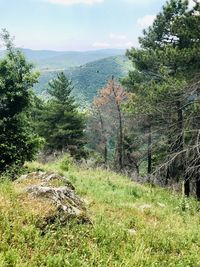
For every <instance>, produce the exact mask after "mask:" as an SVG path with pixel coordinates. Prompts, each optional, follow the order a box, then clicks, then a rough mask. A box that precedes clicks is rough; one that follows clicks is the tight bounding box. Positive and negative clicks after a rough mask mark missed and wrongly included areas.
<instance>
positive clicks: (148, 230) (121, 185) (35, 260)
mask: <svg viewBox="0 0 200 267" xmlns="http://www.w3.org/2000/svg"><path fill="white" fill-rule="evenodd" d="M28 167H29V169H32V170H35V169H43V170H50V171H52V170H53V171H56V172H59V173H61V174H64V175H66V176H67V177H68V178H69V179H70V180H71V181H72V183H73V184H74V185H75V187H76V191H77V193H78V194H79V195H80V196H81V197H82V198H83V199H84V200H85V202H86V204H87V207H88V212H89V214H90V217H91V218H92V220H93V225H87V224H86V225H80V224H78V223H76V221H71V222H69V223H68V225H66V226H61V225H59V222H57V225H56V226H54V227H49V228H48V229H46V232H45V234H43V233H42V232H41V231H40V230H39V229H38V228H37V223H36V222H37V218H36V217H35V216H34V215H33V214H31V212H29V211H27V210H26V211H25V210H24V208H23V206H22V205H21V204H20V201H19V195H18V194H17V193H16V192H15V190H14V189H13V184H12V183H11V182H8V181H4V182H2V184H1V185H0V266H1V267H4V266H18V267H24V266H27V267H28V266H30V267H33V266H34V267H35V266H49V267H65V266H73V267H79V266H80V267H82V266H83V267H90V266H95V267H104V266H105V267H109V266H116V267H118V266H119V267H120V266H123V267H124V266H127V267H132V266H146V267H151V266H152V267H153V266H158V267H165V266H166V267H168V266H179V267H189V266H194V267H198V266H200V213H199V212H198V210H199V203H197V202H196V201H195V200H194V199H189V200H186V201H187V205H186V210H185V211H183V210H182V200H181V197H180V196H177V195H176V194H175V193H173V192H168V191H167V190H164V189H160V188H152V187H151V186H148V185H146V186H142V185H139V184H136V183H133V182H132V181H130V180H129V179H128V178H127V177H124V176H121V175H117V174H115V173H113V172H109V171H105V170H101V169H95V170H94V169H82V168H79V167H77V166H75V165H73V164H71V163H70V164H69V166H68V167H67V168H64V167H63V161H58V162H56V163H52V164H48V165H41V164H38V163H31V164H28Z"/></svg>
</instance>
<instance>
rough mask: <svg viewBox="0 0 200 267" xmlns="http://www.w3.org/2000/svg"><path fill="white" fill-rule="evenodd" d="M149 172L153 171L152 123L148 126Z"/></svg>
mask: <svg viewBox="0 0 200 267" xmlns="http://www.w3.org/2000/svg"><path fill="white" fill-rule="evenodd" d="M147 160H148V170H147V171H148V174H151V172H152V131H151V125H149V127H148V159H147Z"/></svg>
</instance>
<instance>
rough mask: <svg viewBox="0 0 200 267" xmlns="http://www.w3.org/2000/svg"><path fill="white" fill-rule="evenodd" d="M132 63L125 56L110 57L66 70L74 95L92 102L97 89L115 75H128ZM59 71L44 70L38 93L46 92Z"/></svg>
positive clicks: (37, 87)
mask: <svg viewBox="0 0 200 267" xmlns="http://www.w3.org/2000/svg"><path fill="white" fill-rule="evenodd" d="M131 68H132V67H131V63H130V62H129V61H128V59H127V58H126V57H125V56H116V57H108V58H105V59H101V60H98V61H94V62H91V63H87V64H86V65H81V66H79V67H76V68H70V69H68V70H65V71H64V72H65V73H66V74H67V75H68V76H69V78H70V79H71V80H72V82H73V85H74V95H75V96H76V98H77V99H78V100H81V101H83V100H85V101H89V102H91V101H92V99H93V97H94V96H95V95H96V94H97V91H98V90H99V89H101V88H102V87H103V86H105V84H106V83H107V81H108V80H109V79H110V78H111V77H112V75H114V77H115V78H116V79H119V78H121V77H124V76H126V75H127V73H128V71H129V70H130V69H131ZM56 74H57V71H43V72H41V76H40V79H39V83H38V84H37V85H36V86H35V90H36V92H37V94H39V95H43V94H46V88H47V86H48V82H49V80H51V79H52V78H54V77H55V76H56Z"/></svg>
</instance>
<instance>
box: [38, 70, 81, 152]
mask: <svg viewBox="0 0 200 267" xmlns="http://www.w3.org/2000/svg"><path fill="white" fill-rule="evenodd" d="M72 90H73V86H72V84H71V81H69V80H68V78H67V77H66V76H65V74H64V73H63V72H61V73H59V74H58V75H57V77H56V78H55V79H54V80H52V81H51V82H49V89H48V92H49V94H50V96H51V97H52V98H51V99H50V100H49V101H48V102H47V103H46V106H45V110H44V113H43V115H42V117H41V123H40V130H39V132H40V134H41V135H42V136H43V137H44V138H45V139H46V149H47V150H50V151H51V152H52V151H55V150H57V151H61V152H64V151H69V152H70V153H71V154H72V155H74V156H76V157H80V156H82V155H83V146H84V126H85V125H84V117H83V114H80V113H79V112H78V106H77V105H76V103H75V99H74V97H73V96H72V95H71V93H72Z"/></svg>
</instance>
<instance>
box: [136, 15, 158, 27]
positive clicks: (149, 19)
mask: <svg viewBox="0 0 200 267" xmlns="http://www.w3.org/2000/svg"><path fill="white" fill-rule="evenodd" d="M155 18H156V16H155V15H146V16H144V17H142V18H139V19H138V20H137V24H138V25H139V26H141V27H143V28H147V27H149V26H151V25H152V24H153V22H154V20H155Z"/></svg>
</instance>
